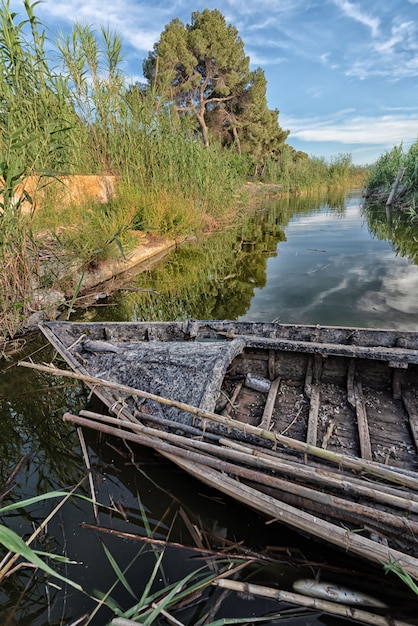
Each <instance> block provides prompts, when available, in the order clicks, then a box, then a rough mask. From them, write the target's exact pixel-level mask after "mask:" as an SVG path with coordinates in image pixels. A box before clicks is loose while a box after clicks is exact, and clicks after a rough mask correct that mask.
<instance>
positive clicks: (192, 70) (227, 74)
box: [143, 9, 251, 145]
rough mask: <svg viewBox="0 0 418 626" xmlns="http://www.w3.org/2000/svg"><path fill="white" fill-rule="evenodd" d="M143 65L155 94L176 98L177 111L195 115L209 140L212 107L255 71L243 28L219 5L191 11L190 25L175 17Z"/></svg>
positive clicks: (239, 89) (225, 99) (240, 87)
mask: <svg viewBox="0 0 418 626" xmlns="http://www.w3.org/2000/svg"><path fill="white" fill-rule="evenodd" d="M143 69H144V76H145V77H146V78H147V79H148V81H149V85H150V88H151V89H152V91H153V92H154V93H155V94H159V95H161V96H163V97H166V98H168V99H173V100H174V102H175V104H176V107H177V110H178V111H182V112H188V113H191V114H192V115H193V116H194V117H195V118H196V121H197V123H198V125H199V127H200V130H201V133H202V138H203V143H204V144H205V145H209V134H208V126H207V121H206V113H207V111H208V110H209V109H211V108H213V107H215V108H216V107H219V106H220V105H221V104H222V103H225V102H228V101H229V100H230V99H231V98H233V97H235V96H236V95H237V94H239V93H241V92H242V91H243V90H244V89H245V87H246V86H247V85H248V83H249V81H250V77H251V74H250V70H249V58H248V57H247V56H246V55H245V51H244V45H243V42H242V40H241V38H240V37H239V36H238V31H237V30H236V28H235V27H233V26H232V25H230V24H229V25H227V24H226V21H225V18H224V16H223V15H222V14H221V13H220V12H219V11H218V10H217V9H214V10H213V11H210V10H209V9H205V10H204V11H202V12H201V13H199V12H197V11H196V12H194V13H192V21H191V24H188V25H186V26H185V25H184V24H183V23H182V22H181V21H180V20H179V19H175V20H172V21H171V22H170V24H168V25H167V26H166V27H165V30H164V32H163V33H162V34H161V37H160V40H159V42H157V43H156V44H155V45H154V49H153V51H152V52H150V53H149V55H148V58H147V59H146V60H145V62H144V67H143Z"/></svg>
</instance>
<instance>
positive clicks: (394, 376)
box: [37, 321, 418, 579]
mask: <svg viewBox="0 0 418 626" xmlns="http://www.w3.org/2000/svg"><path fill="white" fill-rule="evenodd" d="M42 332H43V333H44V334H45V335H46V337H47V338H48V339H49V341H50V342H51V343H52V345H53V346H54V347H55V348H56V350H57V351H58V352H59V353H60V354H61V355H62V356H63V357H64V359H65V360H66V362H67V363H68V365H69V366H70V368H71V370H72V372H68V373H67V375H69V376H74V377H78V378H80V379H81V380H84V382H85V383H86V384H87V385H89V386H90V387H91V388H92V389H93V391H94V393H95V394H97V396H98V397H99V398H101V400H102V401H103V402H104V403H105V405H106V406H107V407H108V412H109V415H102V414H100V415H99V414H96V413H90V412H88V411H81V412H80V415H77V416H76V415H69V414H68V413H67V414H66V415H65V416H64V419H66V420H71V421H73V422H74V423H76V424H77V425H82V426H88V427H91V428H95V429H98V430H102V431H104V432H108V433H109V434H112V435H115V436H117V437H122V438H125V439H128V440H130V441H133V442H137V443H139V444H142V445H146V446H150V447H152V448H154V449H155V450H158V451H159V452H160V453H161V454H162V455H164V456H166V457H167V458H169V459H170V460H171V461H173V462H174V463H176V464H177V465H179V466H180V467H182V468H184V469H185V470H186V471H187V472H189V473H190V474H192V475H194V476H196V477H197V478H199V479H200V480H202V481H204V482H205V483H207V484H210V485H212V486H214V487H216V488H217V489H219V490H220V491H222V492H224V493H225V494H228V495H229V496H231V497H232V498H235V499H236V500H239V501H240V502H243V503H246V504H247V505H249V506H251V507H253V508H255V509H257V510H258V511H260V512H262V513H263V514H264V515H266V516H267V517H268V518H269V519H270V521H275V522H280V523H285V524H287V525H289V526H291V527H293V528H296V529H299V530H300V531H302V532H303V533H308V534H310V535H311V536H313V537H315V538H317V539H319V540H322V541H325V542H328V543H331V544H334V545H335V546H338V547H339V548H340V549H342V550H345V551H348V552H351V553H353V554H355V555H360V556H361V557H363V558H365V559H369V560H371V561H374V562H376V563H380V564H385V563H389V562H396V563H398V564H399V565H401V566H402V567H403V568H404V569H405V570H406V571H407V572H409V573H410V575H411V576H412V577H414V578H416V579H418V541H417V538H418V471H417V445H418V395H417V386H418V333H415V332H399V331H391V330H371V329H356V328H336V327H320V326H295V325H284V324H279V323H264V324H263V323H255V322H254V323H251V322H228V321H187V322H184V323H183V322H169V323H117V322H109V323H94V322H93V323H72V322H51V323H46V324H44V325H43V326H42ZM37 367H42V366H37ZM44 367H45V369H46V370H47V371H52V372H55V373H57V374H60V373H62V372H61V371H58V370H55V369H51V368H50V367H48V366H44Z"/></svg>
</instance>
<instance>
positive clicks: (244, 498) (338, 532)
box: [164, 453, 418, 580]
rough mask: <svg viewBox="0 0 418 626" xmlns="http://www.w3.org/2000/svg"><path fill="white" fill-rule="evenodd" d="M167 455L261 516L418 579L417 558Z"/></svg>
mask: <svg viewBox="0 0 418 626" xmlns="http://www.w3.org/2000/svg"><path fill="white" fill-rule="evenodd" d="M164 456H166V457H167V458H169V459H170V460H171V461H173V463H176V464H177V465H179V466H180V467H182V468H183V469H185V470H186V471H187V472H188V473H189V474H192V475H193V476H196V477H197V478H199V479H200V480H202V481H203V482H204V483H206V484H207V485H210V486H211V487H214V488H215V489H218V490H219V491H222V492H223V493H225V494H226V495H228V496H230V497H232V498H234V499H235V500H238V501H239V502H242V503H243V504H245V505H246V506H250V507H252V508H253V509H255V510H257V511H258V512H260V513H264V514H265V515H268V516H270V517H273V519H274V520H275V521H279V522H281V523H283V524H287V525H289V526H292V527H293V528H297V529H298V530H300V531H302V532H305V533H307V534H309V535H311V536H315V537H317V538H318V539H321V540H323V541H325V542H327V543H332V544H333V545H335V546H338V547H340V548H342V549H343V550H345V551H347V550H348V551H350V552H352V553H354V554H357V555H359V556H361V557H363V558H365V559H366V560H369V561H374V562H375V563H378V564H380V565H382V564H383V563H390V562H396V563H398V564H399V565H400V566H401V567H403V568H404V569H405V571H406V572H408V573H409V574H410V576H411V577H412V578H414V579H416V580H417V579H418V559H417V558H415V557H411V556H409V555H407V554H404V553H402V552H399V551H398V550H393V549H391V548H389V547H387V546H385V545H383V544H381V543H377V542H375V541H373V540H371V539H368V538H367V537H363V536H361V535H359V534H358V533H355V532H350V531H349V530H347V529H345V528H341V527H339V526H336V525H335V524H331V523H330V522H326V521H325V520H320V521H318V518H317V517H316V516H315V515H311V514H310V513H306V512H305V511H301V510H299V509H297V508H296V507H293V506H291V505H289V504H286V503H285V502H282V501H281V500H279V499H277V498H272V497H271V496H268V495H266V494H264V493H262V492H260V491H258V490H257V489H254V488H253V487H250V486H248V485H245V484H243V483H241V482H239V481H238V480H236V479H234V478H231V477H230V476H228V475H227V474H223V473H221V472H219V471H217V470H214V469H212V468H209V467H203V466H201V465H199V464H196V463H192V462H190V461H188V460H185V459H180V458H176V457H175V455H171V454H166V453H164Z"/></svg>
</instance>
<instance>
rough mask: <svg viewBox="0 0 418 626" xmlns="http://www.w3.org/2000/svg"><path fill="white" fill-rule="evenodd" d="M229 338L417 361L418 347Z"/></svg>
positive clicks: (271, 345) (249, 343)
mask: <svg viewBox="0 0 418 626" xmlns="http://www.w3.org/2000/svg"><path fill="white" fill-rule="evenodd" d="M230 338H231V339H232V338H235V339H238V338H241V339H244V341H245V342H246V345H247V347H249V348H258V347H260V348H261V347H264V346H265V347H267V348H269V349H274V350H285V351H291V352H302V353H312V354H321V355H335V356H345V357H350V356H353V357H356V358H365V359H372V360H376V361H391V362H393V363H405V364H407V363H418V349H408V348H398V347H396V348H386V347H382V346H351V345H343V344H336V343H318V342H313V341H298V340H293V339H282V338H280V337H278V338H276V339H272V338H270V337H254V336H252V335H235V334H230Z"/></svg>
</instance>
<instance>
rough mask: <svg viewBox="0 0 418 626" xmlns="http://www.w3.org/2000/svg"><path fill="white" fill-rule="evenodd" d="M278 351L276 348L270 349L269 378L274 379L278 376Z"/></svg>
mask: <svg viewBox="0 0 418 626" xmlns="http://www.w3.org/2000/svg"><path fill="white" fill-rule="evenodd" d="M275 365H276V353H275V351H274V350H269V378H270V380H274V378H275V376H276V368H275Z"/></svg>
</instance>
